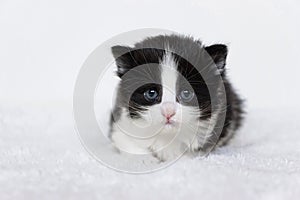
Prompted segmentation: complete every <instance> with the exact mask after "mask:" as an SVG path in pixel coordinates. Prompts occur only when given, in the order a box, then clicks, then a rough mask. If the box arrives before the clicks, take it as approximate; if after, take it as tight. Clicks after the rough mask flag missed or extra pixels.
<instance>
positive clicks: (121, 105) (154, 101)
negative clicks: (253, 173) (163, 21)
mask: <svg viewBox="0 0 300 200" xmlns="http://www.w3.org/2000/svg"><path fill="white" fill-rule="evenodd" d="M157 47H160V48H157ZM227 51H228V50H227V47H226V46H225V45H223V44H216V45H212V46H208V47H206V46H204V45H203V44H202V43H201V42H200V41H199V40H195V39H194V38H192V37H185V36H178V35H169V36H166V35H160V36H155V37H149V38H147V39H145V40H143V41H141V42H139V43H136V44H135V45H134V47H127V46H114V47H112V53H113V55H114V57H115V59H116V65H117V75H118V76H119V77H120V78H121V81H120V84H119V87H118V94H117V100H116V104H115V108H114V109H113V112H112V117H111V133H110V137H111V139H112V141H113V143H114V145H115V146H116V147H117V148H118V149H119V150H121V151H126V152H128V153H133V154H146V153H152V155H154V156H156V157H157V158H158V159H159V160H160V161H165V160H169V159H175V158H177V157H179V156H180V155H182V154H183V153H184V152H186V150H188V152H199V151H200V152H201V151H203V152H205V151H207V149H212V148H213V147H215V146H216V145H224V144H226V143H227V142H228V141H229V139H230V138H231V137H232V136H233V135H234V133H235V131H236V130H237V129H238V128H239V127H240V125H241V120H242V113H243V110H242V102H241V100H240V98H239V97H238V95H237V94H236V92H235V91H234V90H233V89H232V86H231V84H230V83H229V82H228V79H227V77H226V69H225V65H226V57H227ZM207 55H209V56H208V57H209V59H210V60H212V62H211V63H210V62H207V58H206V57H207ZM191 63H196V64H197V66H200V68H199V67H198V68H196V67H195V66H193V65H192V64H191ZM203 71H204V74H205V76H207V77H214V76H217V75H220V76H221V80H222V84H223V85H224V88H225V92H224V93H222V94H219V93H218V92H217V91H218V89H219V85H218V84H217V83H209V80H210V79H209V78H208V79H205V78H204V77H203V73H202V72H203ZM200 72H201V73H200ZM209 84H211V85H213V87H215V88H216V90H213V91H216V92H215V93H214V94H210V91H209ZM211 95H226V98H225V99H226V105H225V107H223V109H217V110H213V109H212V99H211ZM217 97H218V96H217ZM219 99H222V98H219ZM224 103H225V101H224ZM220 104H222V102H220ZM222 113H223V114H225V115H224V116H225V123H224V125H223V126H222V127H221V129H222V130H221V131H220V134H217V135H216V134H215V131H214V130H215V129H214V128H215V127H216V126H217V122H218V120H219V119H220V117H221V114H222Z"/></svg>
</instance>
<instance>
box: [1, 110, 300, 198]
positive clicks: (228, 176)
mask: <svg viewBox="0 0 300 200" xmlns="http://www.w3.org/2000/svg"><path fill="white" fill-rule="evenodd" d="M286 113H288V116H281V115H282V111H280V110H279V111H268V112H261V111H257V110H256V111H255V110H253V111H250V113H249V115H248V119H247V121H246V124H245V126H244V128H243V129H242V130H241V131H240V134H239V135H238V137H236V138H235V140H233V142H232V144H230V145H229V146H227V147H224V148H222V149H219V150H218V151H216V152H214V153H211V154H210V155H209V156H208V157H207V158H204V159H200V160H199V159H194V160H192V159H181V160H179V161H178V162H176V163H175V164H173V165H172V166H170V167H168V168H166V169H163V170H161V171H158V172H156V173H151V174H144V175H131V174H123V173H119V172H115V171H113V170H111V169H109V168H106V167H104V166H102V165H101V164H100V163H98V162H96V161H95V160H93V159H92V158H91V156H89V155H88V153H87V152H86V151H85V150H84V149H83V147H82V146H81V144H80V142H79V139H78V137H77V134H76V132H75V131H74V128H73V121H72V112H71V111H70V110H69V111H68V110H64V111H62V110H59V111H54V110H51V111H49V110H47V109H43V110H42V109H39V110H32V109H30V110H28V109H27V108H26V109H12V108H10V109H5V108H1V109H0V137H1V141H0V161H1V162H0V169H1V170H0V188H1V189H0V192H1V193H0V198H1V199H2V200H4V199H41V198H43V199H58V198H59V199H82V198H84V199H90V198H92V199H93V198H99V199H121V198H124V197H126V198H127V197H130V198H131V199H149V200H150V199H158V198H159V199H182V198H184V199H297V198H298V197H299V195H300V189H299V188H300V187H299V186H300V159H299V158H300V134H299V129H300V125H299V123H298V119H299V114H298V113H297V112H296V111H288V112H287V111H286Z"/></svg>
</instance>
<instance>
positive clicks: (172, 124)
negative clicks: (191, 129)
mask: <svg viewBox="0 0 300 200" xmlns="http://www.w3.org/2000/svg"><path fill="white" fill-rule="evenodd" d="M163 126H164V128H165V129H177V128H178V127H179V122H178V121H176V120H169V121H164V122H163Z"/></svg>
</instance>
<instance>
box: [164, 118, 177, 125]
mask: <svg viewBox="0 0 300 200" xmlns="http://www.w3.org/2000/svg"><path fill="white" fill-rule="evenodd" d="M165 125H175V121H174V120H172V119H167V120H166V122H165Z"/></svg>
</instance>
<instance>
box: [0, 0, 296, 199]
mask: <svg viewBox="0 0 300 200" xmlns="http://www.w3.org/2000/svg"><path fill="white" fill-rule="evenodd" d="M299 19H300V2H299V1H297V0H265V1H261V0H251V1H250V0H244V1H241V0H226V1H223V0H219V1H217V0H209V1H203V0H185V1H175V0H172V1H171V0H164V1H163V0H120V1H116V0H109V1H108V0H107V1H89V0H86V1H75V0H73V1H66V0H65V1H54V0H49V1H38V0H36V1H32V0H26V1H21V0H20V1H13V0H12V1H10V0H0V199H1V200H3V199H41V198H43V199H83V198H84V199H96V198H98V199H121V198H124V197H131V198H132V199H182V198H185V199H199V198H201V199H251V200H252V199H297V198H299V196H300V190H299V188H300V167H299V166H300V161H299V157H300V148H299V147H300V135H299V129H300V126H299V114H298V111H299V108H300V107H299V101H300V95H299V91H300V80H299V78H298V76H299V72H300V69H299V68H300V65H299V64H300V59H299V52H300V39H299V35H300V28H299V27H300V26H299V25H300V24H299V23H300V22H299ZM138 28H162V29H170V30H173V31H176V32H179V33H182V34H189V35H192V36H194V37H196V38H200V39H201V40H202V41H203V42H204V43H205V44H207V45H209V44H213V43H225V44H227V45H228V46H229V56H228V62H227V63H228V72H229V76H230V79H231V80H232V82H233V83H234V86H235V88H236V89H237V90H238V91H239V93H240V94H241V95H242V97H243V98H244V99H246V102H247V111H248V114H247V118H246V121H245V123H244V126H243V129H241V130H240V133H239V134H238V135H237V137H236V138H235V140H233V141H232V143H231V144H229V145H228V146H226V147H223V148H221V149H219V150H217V151H216V152H213V153H211V154H210V155H209V156H208V157H207V158H205V159H203V160H197V159H188V160H182V161H181V160H180V161H179V162H178V163H176V164H175V165H173V166H171V167H169V168H167V169H165V170H162V171H159V172H157V173H154V174H146V175H139V176H134V175H128V174H120V173H117V172H115V171H113V170H110V169H108V168H106V167H103V166H102V165H100V164H99V163H97V162H95V160H94V159H92V158H91V157H90V156H89V154H87V152H86V151H85V150H84V149H83V147H82V146H81V144H80V142H79V139H78V137H77V135H76V131H75V129H74V122H73V116H72V94H73V89H74V84H75V81H76V76H77V74H78V72H79V70H80V67H81V65H82V64H83V62H84V61H85V59H86V58H87V57H88V55H89V54H90V53H91V52H92V51H93V50H94V49H95V48H96V47H97V46H98V45H100V44H101V43H102V42H103V41H105V40H107V39H109V38H111V37H112V36H114V35H117V34H120V33H122V32H125V31H130V30H134V29H138ZM109 85H111V84H109ZM111 87H112V86H111ZM111 89H113V88H111ZM107 109H108V108H107ZM103 117H104V118H107V116H103Z"/></svg>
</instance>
